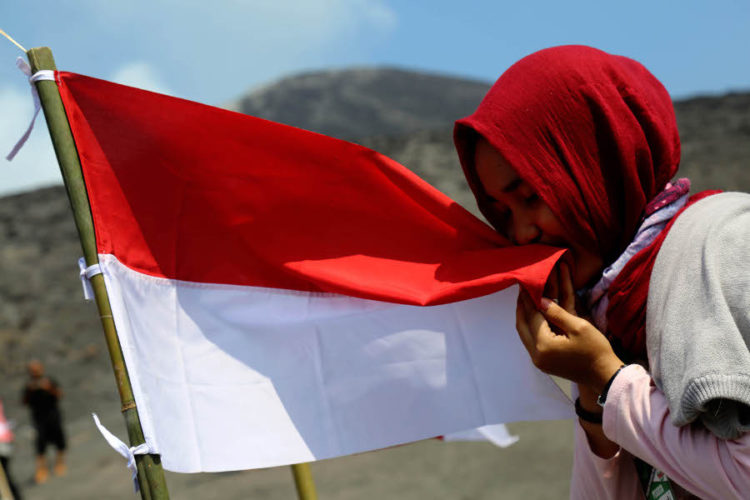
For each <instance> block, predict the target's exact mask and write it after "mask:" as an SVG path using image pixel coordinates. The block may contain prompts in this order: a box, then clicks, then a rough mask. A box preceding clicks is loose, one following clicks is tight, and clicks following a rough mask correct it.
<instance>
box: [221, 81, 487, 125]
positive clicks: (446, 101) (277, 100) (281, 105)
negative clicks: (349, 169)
mask: <svg viewBox="0 0 750 500" xmlns="http://www.w3.org/2000/svg"><path fill="white" fill-rule="evenodd" d="M488 88H489V84H488V83H486V82H477V81H471V80H465V79H460V78H455V77H450V76H440V75H434V74H427V73H417V72H414V71H407V70H403V69H397V68H379V69H376V68H360V69H347V70H329V71H316V72H310V73H304V74H301V75H297V76H293V77H290V78H284V79H282V80H279V81H278V82H275V83H273V84H270V85H266V86H264V87H262V88H259V89H256V90H254V91H252V92H250V93H249V94H247V95H246V96H245V97H242V98H241V99H239V100H237V101H235V102H234V103H232V104H230V105H229V106H228V107H229V108H230V109H233V110H235V111H239V112H241V113H246V114H248V115H253V116H259V117H262V118H266V119H268V120H273V121H276V122H281V123H286V124H288V125H293V126H295V127H299V128H304V129H306V130H313V131H315V132H319V133H321V134H326V135H330V136H333V137H339V138H343V139H352V138H357V137H366V136H372V135H386V134H387V135H398V134H404V133H409V132H416V131H420V130H430V129H439V128H444V127H445V126H446V124H449V123H452V122H453V121H454V120H456V119H458V118H460V117H462V116H465V115H467V114H469V113H471V112H472V111H473V110H474V108H476V106H477V103H479V101H480V100H481V98H482V96H484V94H485V92H487V89H488Z"/></svg>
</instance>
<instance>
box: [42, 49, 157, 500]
mask: <svg viewBox="0 0 750 500" xmlns="http://www.w3.org/2000/svg"><path fill="white" fill-rule="evenodd" d="M27 55H28V58H29V64H30V65H31V70H32V73H36V72H37V71H39V70H43V69H46V70H56V69H57V68H56V66H55V61H54V59H53V57H52V51H51V50H50V49H49V48H48V47H39V48H34V49H30V50H28V51H27ZM36 88H37V91H38V92H39V99H40V101H41V103H42V109H43V110H44V117H45V119H46V121H47V128H48V129H49V133H50V137H51V138H52V145H53V147H54V149H55V154H56V155H57V162H58V164H59V165H60V171H61V173H62V177H63V182H64V183H65V188H66V190H67V193H68V199H69V200H70V206H71V208H72V209H73V217H74V218H75V223H76V227H77V229H78V236H79V237H80V240H81V246H82V247H83V255H84V258H85V259H86V265H87V266H91V265H93V264H97V263H98V262H99V258H98V256H97V252H96V236H95V234H94V224H93V221H92V218H91V208H90V206H89V201H88V195H87V194H86V185H85V183H84V180H83V173H82V171H81V163H80V160H79V158H78V151H77V149H76V145H75V141H74V140H73V133H72V132H71V130H70V125H69V123H68V118H67V115H66V114H65V109H64V107H63V104H62V99H61V97H60V92H59V90H58V88H57V84H56V83H55V82H53V81H49V80H42V81H38V82H36ZM91 285H92V288H93V289H94V295H95V297H96V305H97V307H98V309H99V316H100V318H101V322H102V327H103V329H104V338H105V340H106V342H107V349H108V350H109V356H110V359H111V360H112V368H113V370H114V374H115V380H116V382H117V389H118V391H119V393H120V402H121V404H122V413H123V416H124V418H125V424H126V426H127V430H128V438H129V440H130V445H131V446H137V445H139V444H141V443H144V442H145V440H144V437H143V429H142V428H141V423H140V419H139V417H138V411H137V409H136V403H135V398H134V397H133V389H132V387H131V385H130V378H129V377H128V371H127V368H126V366H125V360H124V358H123V355H122V349H121V347H120V342H119V340H118V339H117V331H116V329H115V324H114V321H113V319H112V310H111V308H110V304H109V297H108V296H107V289H106V288H105V286H104V278H103V277H102V275H96V276H94V277H93V278H92V279H91ZM136 464H137V467H138V481H139V483H140V486H141V498H142V499H143V500H165V499H168V498H169V492H168V491H167V483H166V480H165V478H164V470H163V469H162V466H161V459H160V457H159V455H136Z"/></svg>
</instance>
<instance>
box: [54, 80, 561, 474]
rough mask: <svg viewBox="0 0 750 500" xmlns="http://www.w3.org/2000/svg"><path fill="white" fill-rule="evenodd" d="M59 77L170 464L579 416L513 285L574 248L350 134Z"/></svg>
mask: <svg viewBox="0 0 750 500" xmlns="http://www.w3.org/2000/svg"><path fill="white" fill-rule="evenodd" d="M56 81H57V84H58V86H59V89H60V93H61V96H62V99H63V104H64V106H65V110H66V113H67V115H68V119H69V122H70V125H71V129H72V131H73V135H74V138H75V142H76V147H77V149H78V154H79V157H80V159H81V164H82V169H83V174H84V179H85V183H86V189H87V192H88V197H89V201H90V204H91V211H92V216H93V221H94V229H95V234H96V244H97V252H98V256H99V261H100V268H101V271H102V274H103V276H104V280H105V284H106V287H107V292H108V294H109V298H110V302H111V306H112V311H113V316H114V322H115V325H116V327H117V332H118V337H119V340H120V343H121V345H122V349H123V354H124V357H125V361H126V364H127V367H128V371H129V375H130V379H131V383H132V385H133V391H134V394H135V398H136V402H137V405H138V413H139V416H140V419H141V425H142V427H143V431H144V436H145V439H146V443H147V444H148V446H149V448H150V449H151V450H152V451H153V452H155V453H159V454H161V457H162V463H163V465H164V467H165V468H166V469H168V470H172V471H177V472H198V471H225V470H237V469H248V468H257V467H269V466H276V465H283V464H290V463H299V462H306V461H311V460H317V459H323V458H329V457H335V456H340V455H345V454H351V453H358V452H362V451H367V450H372V449H377V448H383V447H387V446H392V445H396V444H401V443H405V442H410V441H415V440H419V439H424V438H430V437H433V436H438V435H445V434H450V433H453V432H459V431H465V430H467V429H472V428H477V427H481V426H485V425H492V424H497V423H502V422H510V421H515V420H539V419H557V418H568V417H570V416H571V411H570V405H569V402H568V401H567V398H566V397H565V396H564V394H563V393H562V392H561V391H560V390H559V389H558V388H557V386H556V385H555V384H554V382H553V381H552V380H551V379H549V378H548V377H546V376H544V375H542V374H541V373H539V372H538V371H537V370H536V369H534V367H533V366H532V365H531V363H530V362H529V361H528V355H527V354H526V352H525V350H524V348H523V346H522V345H521V343H520V341H519V340H518V338H517V335H516V333H515V327H514V323H515V298H516V294H517V287H516V285H517V284H522V285H523V286H525V287H526V288H527V289H528V290H529V291H530V292H531V294H532V296H534V297H535V298H536V299H537V300H538V299H539V297H540V296H541V293H542V288H543V285H544V283H545V281H546V278H547V276H548V274H549V273H550V271H551V269H552V267H553V266H554V264H555V262H556V261H557V260H558V259H559V258H560V256H561V255H562V253H563V250H561V249H556V248H551V247H545V246H541V245H539V246H527V247H508V246H507V243H508V242H507V241H505V240H503V238H502V237H501V236H499V235H498V234H496V233H495V232H494V231H493V230H492V229H491V228H490V227H489V226H487V225H486V224H484V223H483V222H481V221H479V220H478V219H476V218H475V217H474V216H473V215H471V214H470V213H469V212H467V211H466V210H464V209H463V208H462V207H460V206H459V205H457V204H456V203H455V202H453V201H452V200H450V199H449V198H448V197H447V196H445V195H443V194H442V193H440V192H438V191H437V190H435V189H434V188H432V187H430V186H429V185H428V184H427V183H425V182H424V181H422V180H421V179H419V178H418V177H417V176H416V175H414V174H413V173H411V172H410V171H409V170H407V169H406V168H404V167H402V166H401V165H399V164H397V163H396V162H394V161H393V160H390V159H388V158H386V157H384V156H382V155H380V154H378V153H376V152H374V151H372V150H369V149H366V148H363V147H360V146H358V145H355V144H351V143H348V142H344V141H340V140H336V139H333V138H330V137H326V136H323V135H320V134H315V133H312V132H308V131H304V130H300V129H297V128H293V127H289V126H285V125H281V124H278V123H273V122H269V121H265V120H261V119H258V118H253V117H248V116H245V115H242V114H239V113H234V112H230V111H226V110H222V109H218V108H213V107H209V106H205V105H202V104H198V103H194V102H190V101H186V100H182V99H177V98H173V97H168V96H163V95H159V94H155V93H151V92H146V91H143V90H138V89H134V88H130V87H126V86H122V85H117V84H113V83H110V82H106V81H103V80H98V79H94V78H90V77H86V76H82V75H77V74H73V73H67V72H58V73H56ZM456 175H459V173H458V172H457V173H456Z"/></svg>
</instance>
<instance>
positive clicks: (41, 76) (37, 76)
mask: <svg viewBox="0 0 750 500" xmlns="http://www.w3.org/2000/svg"><path fill="white" fill-rule="evenodd" d="M16 66H18V69H20V70H21V71H22V72H23V74H24V75H26V76H28V77H29V85H31V97H33V98H34V116H32V117H31V123H29V126H28V128H27V129H26V132H24V134H23V135H22V136H21V138H20V139H19V140H18V142H17V143H16V145H15V146H13V149H11V151H10V153H8V156H6V157H5V158H6V159H7V160H8V161H12V160H13V158H15V156H16V154H18V152H19V151H20V150H21V148H22V147H23V145H24V144H26V141H27V140H29V136H30V135H31V131H32V130H34V122H35V121H36V117H37V115H38V114H39V110H40V109H42V104H41V102H39V93H38V92H37V91H36V85H34V82H38V81H40V80H52V81H54V80H55V72H54V71H52V70H48V69H43V70H40V71H37V72H36V73H34V74H33V75H32V74H31V67H30V66H29V64H28V63H27V62H26V61H24V60H23V58H21V57H19V58H18V59H16Z"/></svg>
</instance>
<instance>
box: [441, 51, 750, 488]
mask: <svg viewBox="0 0 750 500" xmlns="http://www.w3.org/2000/svg"><path fill="white" fill-rule="evenodd" d="M455 142H456V148H457V150H458V153H459V157H460V159H461V163H462V165H463V168H464V172H465V174H466V176H467V179H468V181H469V184H470V185H471V188H472V190H473V192H474V195H475V197H476V198H477V202H478V205H479V207H480V209H481V211H482V213H483V214H484V215H485V217H486V218H487V220H488V221H489V222H490V223H491V224H492V225H493V226H494V227H495V228H496V229H497V231H498V232H500V233H501V234H503V235H505V236H506V237H507V238H508V239H509V240H510V241H512V242H513V243H514V244H517V245H527V244H536V243H538V244H548V245H556V246H563V247H567V248H569V250H570V252H569V255H568V256H569V259H568V261H567V262H566V263H562V264H561V266H560V268H559V271H558V274H557V276H555V277H554V278H553V279H552V280H551V282H550V284H549V285H548V290H547V293H546V295H547V297H548V298H546V299H543V300H542V303H541V304H533V303H532V301H531V300H530V298H529V297H528V295H526V294H525V293H524V292H522V293H521V294H520V296H519V301H518V309H517V328H518V333H519V335H520V337H521V340H522V341H523V343H524V345H525V346H526V348H527V350H528V351H529V354H530V356H531V358H532V360H533V361H534V363H535V364H536V366H537V367H539V368H540V369H542V370H543V371H545V372H547V373H550V374H553V375H558V376H561V377H565V378H567V379H569V380H571V381H573V382H575V383H576V384H577V396H578V397H577V398H576V413H577V414H578V416H579V419H578V425H577V426H576V451H575V458H574V470H573V478H572V482H571V497H572V498H596V499H601V498H617V499H623V498H625V499H627V498H643V497H644V494H645V495H646V497H647V498H689V497H690V496H691V494H693V495H699V496H700V497H703V498H747V496H748V495H750V434H748V431H750V350H748V345H750V272H749V271H750V269H749V268H750V195H746V194H742V193H722V194H717V193H716V192H704V193H699V194H698V195H693V196H692V197H690V196H689V195H688V190H689V181H688V180H687V179H680V180H677V181H674V182H670V179H672V177H673V176H674V175H675V173H676V171H677V167H678V164H679V158H680V142H679V136H678V133H677V126H676V122H675V117H674V111H673V108H672V102H671V99H670V97H669V95H668V93H667V92H666V90H665V89H664V87H663V86H662V85H661V84H660V83H659V81H658V80H657V79H656V78H655V77H654V76H653V75H651V74H650V73H649V72H648V70H646V69H645V68H644V67H643V66H642V65H640V64H639V63H637V62H636V61H633V60H631V59H628V58H625V57H621V56H614V55H610V54H607V53H605V52H602V51H599V50H597V49H593V48H590V47H583V46H563V47H555V48H550V49H546V50H542V51H540V52H537V53H535V54H532V55H530V56H528V57H526V58H524V59H522V60H520V61H519V62H517V63H516V64H514V65H513V66H512V67H511V68H510V69H508V70H507V71H506V72H505V73H504V74H503V75H502V76H501V77H500V78H499V79H498V81H497V82H496V83H495V85H494V86H493V87H492V89H491V90H490V91H489V93H488V94H487V96H486V97H485V98H484V100H483V101H482V103H481V104H480V106H479V108H478V109H477V111H476V112H475V113H474V114H473V115H471V116H469V117H467V118H464V119H462V120H459V121H458V122H457V124H456V129H455ZM574 290H575V291H576V292H575V293H574ZM549 299H553V300H549ZM576 303H577V304H576ZM576 305H577V307H576ZM576 311H577V312H576ZM584 318H587V319H584ZM589 320H590V321H589ZM597 400H598V402H597ZM598 403H601V405H600V404H598ZM663 473H666V476H667V477H668V478H669V480H667V479H665V476H664V474H663ZM670 494H671V495H672V496H671V497H670V496H669V495H670ZM662 495H667V496H662Z"/></svg>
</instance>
